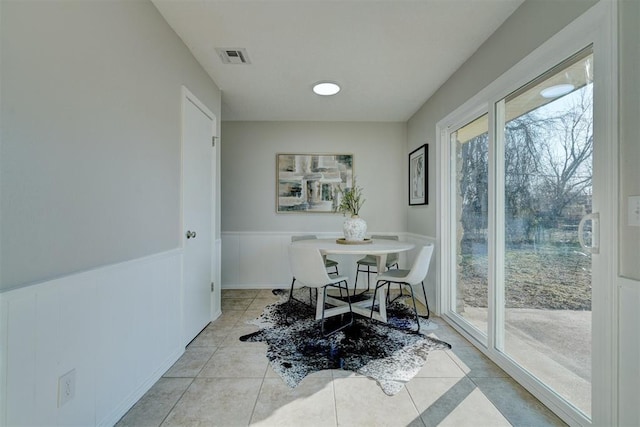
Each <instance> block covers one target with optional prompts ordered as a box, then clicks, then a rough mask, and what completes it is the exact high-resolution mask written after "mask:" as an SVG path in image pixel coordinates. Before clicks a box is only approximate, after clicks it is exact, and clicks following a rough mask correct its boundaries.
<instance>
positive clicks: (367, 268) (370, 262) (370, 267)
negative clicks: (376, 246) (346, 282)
mask: <svg viewBox="0 0 640 427" xmlns="http://www.w3.org/2000/svg"><path fill="white" fill-rule="evenodd" d="M377 239H385V240H398V236H392V235H391V236H390V235H373V236H371V240H373V241H374V242H375V241H376V240H377ZM394 266H395V267H396V268H398V254H389V255H387V262H386V268H387V270H388V269H390V268H392V267H394ZM356 267H357V269H356V282H355V283H356V284H355V287H356V288H357V287H358V275H359V274H360V273H367V290H369V289H371V281H370V279H371V274H372V273H373V274H377V273H380V272H379V271H378V270H377V269H378V260H377V258H376V257H375V256H373V255H367V256H365V257H364V258H360V259H359V260H358V261H357V262H356Z"/></svg>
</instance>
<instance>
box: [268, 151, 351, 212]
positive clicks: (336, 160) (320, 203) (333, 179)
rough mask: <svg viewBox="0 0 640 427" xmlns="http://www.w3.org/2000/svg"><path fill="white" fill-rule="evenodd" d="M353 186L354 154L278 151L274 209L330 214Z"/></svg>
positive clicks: (277, 210)
mask: <svg viewBox="0 0 640 427" xmlns="http://www.w3.org/2000/svg"><path fill="white" fill-rule="evenodd" d="M352 186H353V154H277V155H276V193H277V194H276V212H277V213H298V212H300V213H333V212H335V207H336V203H337V201H338V197H337V196H338V192H339V189H340V188H342V189H347V188H351V187H352Z"/></svg>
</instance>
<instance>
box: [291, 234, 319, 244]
mask: <svg viewBox="0 0 640 427" xmlns="http://www.w3.org/2000/svg"><path fill="white" fill-rule="evenodd" d="M312 239H317V237H316V236H314V235H313V234H305V235H304V236H291V241H292V242H296V241H298V240H312Z"/></svg>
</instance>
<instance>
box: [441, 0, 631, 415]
mask: <svg viewBox="0 0 640 427" xmlns="http://www.w3.org/2000/svg"><path fill="white" fill-rule="evenodd" d="M589 44H593V46H594V47H593V49H594V77H595V80H594V82H595V83H596V84H595V85H594V138H595V139H596V140H598V141H606V143H604V144H603V143H601V144H598V146H597V147H596V146H594V158H593V161H594V170H601V171H607V172H608V173H600V174H597V175H594V184H593V185H594V187H597V188H598V189H599V190H598V193H599V194H598V195H597V196H594V211H595V210H596V209H595V208H596V207H597V210H598V211H599V212H600V247H601V251H600V254H599V255H598V257H600V258H599V259H598V260H597V263H598V267H597V269H594V274H593V276H592V283H594V286H593V290H592V325H593V326H592V342H593V344H592V385H591V388H592V397H591V398H592V415H591V420H589V419H588V418H586V417H585V416H583V415H582V414H581V413H580V412H579V411H577V410H576V409H575V408H573V407H572V406H571V405H570V404H568V403H567V402H565V401H564V400H562V399H558V398H557V397H556V396H555V394H554V393H553V392H552V391H551V390H549V389H548V387H546V386H545V385H544V384H542V383H541V382H540V381H538V380H537V379H536V378H535V377H533V376H531V375H529V374H528V373H526V372H523V371H522V370H521V369H520V368H519V367H518V366H517V365H516V364H515V363H513V362H512V361H511V360H510V359H508V358H507V357H505V356H504V355H503V354H501V353H500V352H498V351H497V350H496V349H495V332H496V329H495V328H496V319H495V316H494V312H495V310H489V319H488V321H489V325H488V331H489V337H488V340H487V341H488V342H487V343H486V344H485V343H484V342H483V340H482V339H481V337H479V336H478V334H473V333H469V332H468V331H467V330H465V329H464V328H463V325H462V323H461V322H460V321H459V319H456V318H455V317H452V316H451V315H448V312H449V307H450V294H449V292H450V291H449V289H450V286H449V284H450V283H451V280H452V277H451V276H450V274H451V273H450V272H451V271H452V270H451V268H452V264H451V263H452V262H454V260H455V258H454V257H453V258H452V254H451V252H452V250H453V248H452V245H451V244H450V242H451V240H450V239H451V237H452V236H451V223H452V221H453V219H452V218H453V217H452V213H451V212H450V206H451V205H450V203H451V194H450V182H449V180H450V176H451V165H450V158H451V153H450V143H449V138H448V135H449V130H452V129H453V127H454V126H456V125H457V124H460V123H461V122H463V121H464V119H466V118H474V117H472V116H473V114H475V113H477V112H482V113H484V112H486V111H488V112H489V116H490V117H489V120H490V126H489V135H490V138H493V136H492V134H493V135H495V132H494V131H495V130H494V129H492V126H491V123H493V121H492V117H491V116H492V115H494V113H495V104H496V103H497V102H498V101H499V100H501V99H503V98H504V97H506V96H507V95H508V94H509V93H511V92H512V91H513V90H515V89H517V88H519V87H521V86H523V85H524V84H526V83H527V82H529V81H530V80H532V79H533V78H535V77H537V76H538V75H540V74H542V73H543V72H545V71H546V70H548V69H550V68H551V67H553V66H554V65H556V64H557V63H559V62H561V61H562V60H564V59H566V58H568V57H569V56H571V55H572V54H573V53H575V52H578V51H579V50H581V49H582V48H584V47H586V46H588V45H589ZM617 75H618V74H617V4H616V2H613V1H607V0H601V1H600V2H599V3H597V4H596V5H595V6H593V7H592V8H590V9H589V10H588V11H587V12H585V13H584V14H583V15H581V16H580V17H578V18H577V19H575V20H574V21H573V22H572V23H570V24H569V25H567V26H566V27H565V28H564V29H562V30H561V31H559V32H558V33H557V34H556V35H554V36H553V37H551V38H550V39H549V40H548V41H546V42H545V43H543V44H542V45H541V46H540V47H538V48H537V49H535V50H534V51H533V52H532V53H530V54H529V55H527V56H526V57H525V58H524V59H523V60H521V61H520V62H519V63H518V64H516V65H515V66H514V67H512V68H511V69H510V70H508V71H507V72H505V73H504V74H503V75H502V76H500V77H498V78H497V79H496V80H495V81H494V82H492V83H491V84H490V85H488V86H487V87H486V88H485V89H483V90H482V91H480V92H479V93H478V94H476V95H475V96H473V97H472V98H471V99H470V100H469V101H467V102H466V103H464V104H463V105H462V106H461V107H459V108H458V109H456V110H455V111H453V112H452V113H450V114H449V115H447V116H446V117H445V118H444V119H442V120H441V121H439V122H438V123H437V125H436V140H437V143H436V158H437V159H438V161H436V176H439V177H442V179H441V180H440V183H439V185H437V186H436V198H437V210H438V215H436V218H437V219H436V231H437V239H438V242H439V244H440V250H441V256H440V257H439V263H438V264H437V277H438V283H440V292H439V295H440V298H439V300H438V301H437V304H438V308H439V311H440V313H441V315H442V316H443V318H445V320H446V321H447V322H448V323H450V324H451V325H452V326H453V327H454V328H455V329H456V330H458V331H459V332H460V333H461V334H463V335H464V336H465V337H466V338H468V339H469V340H470V341H471V342H472V343H473V344H474V345H475V346H476V347H478V349H480V350H481V351H482V352H483V353H485V354H486V355H487V356H488V357H489V358H490V359H492V360H493V361H494V362H496V363H497V364H498V365H499V366H500V367H501V368H503V369H504V370H505V371H506V372H507V373H508V374H509V375H511V376H512V377H513V378H514V379H515V380H516V381H518V382H519V383H520V384H522V385H523V386H524V387H525V388H526V389H528V390H529V391H530V392H531V393H532V394H533V395H534V396H536V397H537V398H538V399H539V400H540V401H542V402H543V403H544V404H545V405H546V406H547V407H549V408H550V409H551V410H552V411H553V412H555V413H556V414H557V415H558V416H559V417H560V418H562V419H563V420H564V421H566V422H567V423H569V424H571V425H616V424H617V404H618V395H617V390H618V375H619V373H618V362H617V361H618V338H617V336H618V333H617V332H618V323H617V315H618V313H617V305H616V303H617V300H618V290H617V287H616V286H615V283H616V266H617V260H618V242H617V240H618V237H617V236H618V234H617V230H618V209H619V208H618V203H617V194H618V180H617V175H616V174H615V173H613V172H614V171H617V170H618V168H617V166H618V156H617V153H618V138H617V137H618V135H617V133H618V129H617V117H618V111H617V105H618V99H617V98H618V96H617V94H618V89H617V88H618V84H617ZM463 124H464V123H463ZM491 145H492V144H491ZM491 145H490V147H491ZM596 150H597V152H596ZM489 155H490V156H493V153H492V148H490V151H489ZM492 158H495V156H493V157H492ZM498 168H499V166H498V167H497V166H496V165H495V164H494V165H493V166H492V167H490V168H489V180H490V186H492V185H495V184H494V183H495V180H496V174H497V173H498V172H499V171H500V170H501V169H498ZM492 193H494V192H493V191H492ZM595 197H597V199H598V200H596V199H595ZM501 204H502V205H503V201H502V203H501V202H500V200H496V195H495V194H494V195H493V196H490V197H489V210H490V221H495V212H496V209H498V208H499V207H500V206H498V205H501ZM491 226H493V227H494V228H493V229H494V230H495V226H496V224H495V223H493V224H491V223H490V227H491ZM495 241H496V239H495V238H494V239H493V242H491V241H490V242H489V251H490V252H489V253H490V256H491V255H493V259H495V251H496V245H495ZM498 267H499V266H498ZM490 271H491V269H490ZM494 271H495V270H494ZM494 274H495V273H494ZM489 280H490V281H491V280H494V276H492V273H490V276H489ZM596 283H598V284H599V285H595V284H596ZM492 288H493V286H491V285H490V286H489V305H490V307H491V305H492V304H496V303H497V302H498V301H497V299H498V297H499V295H495V292H493V291H492ZM594 367H597V368H596V369H594Z"/></svg>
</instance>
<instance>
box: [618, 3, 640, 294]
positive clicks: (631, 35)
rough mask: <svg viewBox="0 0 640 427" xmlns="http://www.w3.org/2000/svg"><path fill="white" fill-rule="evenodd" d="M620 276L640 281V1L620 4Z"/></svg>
mask: <svg viewBox="0 0 640 427" xmlns="http://www.w3.org/2000/svg"><path fill="white" fill-rule="evenodd" d="M618 12H619V13H618V16H619V18H620V19H619V38H620V90H619V93H620V108H619V111H620V231H619V238H620V274H621V275H622V276H625V277H628V278H631V279H635V280H638V281H640V227H630V226H628V225H627V223H628V216H627V214H628V212H627V198H628V197H629V196H640V168H639V167H638V163H640V84H638V76H640V50H639V49H638V46H640V25H639V23H640V2H638V1H635V0H622V1H620V3H619V10H618ZM639 286H640V285H639Z"/></svg>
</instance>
